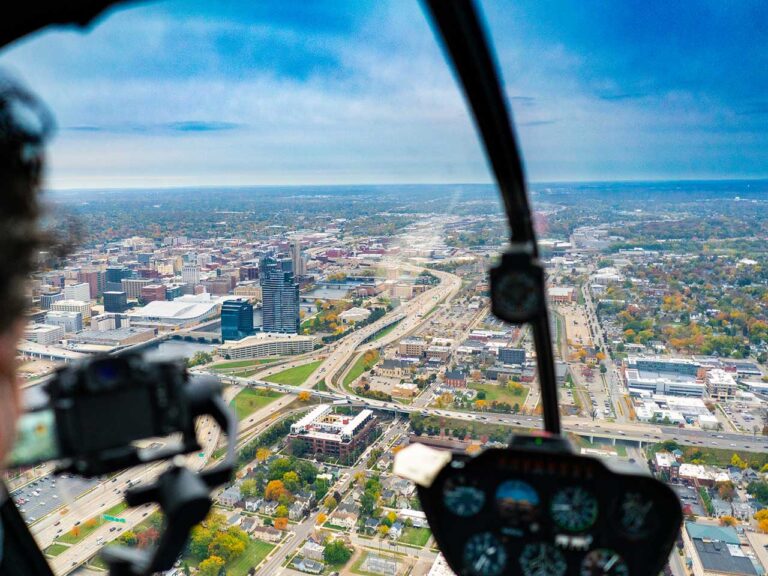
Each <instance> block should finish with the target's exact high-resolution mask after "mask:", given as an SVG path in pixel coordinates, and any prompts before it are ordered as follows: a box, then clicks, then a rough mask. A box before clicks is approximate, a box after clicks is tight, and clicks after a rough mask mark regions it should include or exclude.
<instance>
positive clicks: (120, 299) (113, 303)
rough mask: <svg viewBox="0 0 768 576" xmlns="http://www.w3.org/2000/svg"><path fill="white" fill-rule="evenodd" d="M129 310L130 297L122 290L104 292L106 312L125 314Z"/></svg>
mask: <svg viewBox="0 0 768 576" xmlns="http://www.w3.org/2000/svg"><path fill="white" fill-rule="evenodd" d="M126 308H128V295H127V294H126V293H125V292H123V291H122V290H119V291H113V292H104V312H125V310H126Z"/></svg>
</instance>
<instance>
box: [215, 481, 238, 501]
mask: <svg viewBox="0 0 768 576" xmlns="http://www.w3.org/2000/svg"><path fill="white" fill-rule="evenodd" d="M242 498H243V497H242V495H241V494H240V486H239V485H238V484H233V485H232V486H230V487H229V488H227V489H226V490H224V491H223V492H222V493H221V494H219V497H218V501H219V503H220V504H221V505H223V506H235V504H237V503H238V502H240V500H242Z"/></svg>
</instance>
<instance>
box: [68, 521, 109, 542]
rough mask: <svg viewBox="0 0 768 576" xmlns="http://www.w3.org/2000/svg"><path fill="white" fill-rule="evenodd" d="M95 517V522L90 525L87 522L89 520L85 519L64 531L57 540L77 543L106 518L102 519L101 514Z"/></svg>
mask: <svg viewBox="0 0 768 576" xmlns="http://www.w3.org/2000/svg"><path fill="white" fill-rule="evenodd" d="M96 518H97V519H96V522H94V523H93V524H92V525H91V524H89V523H90V520H86V521H85V522H81V523H80V525H79V526H75V527H73V528H72V529H71V530H70V531H69V532H65V533H64V534H62V535H61V536H59V538H58V540H59V542H64V543H65V544H77V543H78V542H80V541H81V540H82V539H83V538H86V537H87V536H89V535H90V534H91V532H93V531H94V530H96V528H98V527H99V526H101V525H102V524H104V522H106V520H103V519H102V518H101V516H97V517H96ZM91 520H93V518H91Z"/></svg>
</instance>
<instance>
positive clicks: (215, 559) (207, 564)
mask: <svg viewBox="0 0 768 576" xmlns="http://www.w3.org/2000/svg"><path fill="white" fill-rule="evenodd" d="M224 564H225V562H224V560H223V559H222V558H220V557H219V556H211V557H209V558H206V559H205V560H203V561H202V562H200V566H198V571H197V573H198V575H199V576H219V573H220V572H221V569H222V568H224Z"/></svg>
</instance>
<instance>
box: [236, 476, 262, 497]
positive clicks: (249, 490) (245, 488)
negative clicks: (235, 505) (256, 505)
mask: <svg viewBox="0 0 768 576" xmlns="http://www.w3.org/2000/svg"><path fill="white" fill-rule="evenodd" d="M258 491H259V486H258V484H257V483H256V480H254V479H253V478H249V479H248V480H243V481H242V483H241V484H240V494H242V496H243V498H252V497H253V496H256V495H257V494H258Z"/></svg>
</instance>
